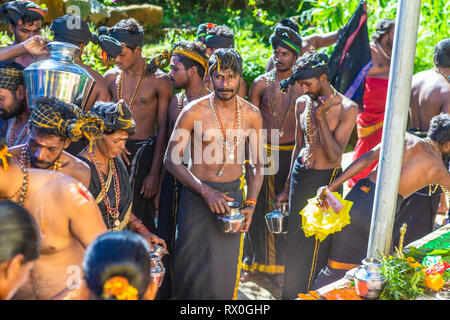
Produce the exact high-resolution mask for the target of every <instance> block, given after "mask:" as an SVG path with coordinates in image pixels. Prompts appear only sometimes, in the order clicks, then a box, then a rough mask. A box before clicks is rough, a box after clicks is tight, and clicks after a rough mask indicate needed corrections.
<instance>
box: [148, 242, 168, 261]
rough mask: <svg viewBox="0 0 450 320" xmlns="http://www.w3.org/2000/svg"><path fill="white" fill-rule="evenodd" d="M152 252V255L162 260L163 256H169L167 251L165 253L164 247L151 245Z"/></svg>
mask: <svg viewBox="0 0 450 320" xmlns="http://www.w3.org/2000/svg"><path fill="white" fill-rule="evenodd" d="M153 248H154V250H153V252H152V254H154V255H157V256H158V257H160V258H162V257H163V256H165V255H166V254H169V251H167V250H166V249H165V248H164V247H162V246H160V245H157V244H154V245H153Z"/></svg>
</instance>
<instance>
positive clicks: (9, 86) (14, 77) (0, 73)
mask: <svg viewBox="0 0 450 320" xmlns="http://www.w3.org/2000/svg"><path fill="white" fill-rule="evenodd" d="M21 84H24V79H23V67H22V66H21V65H20V64H18V63H16V62H14V61H9V60H8V61H4V62H3V63H0V88H2V89H6V90H9V91H11V92H13V91H15V90H16V89H17V87H18V86H19V85H21Z"/></svg>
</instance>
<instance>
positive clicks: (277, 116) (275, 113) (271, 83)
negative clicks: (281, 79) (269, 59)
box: [266, 69, 294, 137]
mask: <svg viewBox="0 0 450 320" xmlns="http://www.w3.org/2000/svg"><path fill="white" fill-rule="evenodd" d="M275 75H276V70H275V69H273V70H272V71H270V72H269V75H268V77H267V78H266V88H267V96H268V100H269V101H268V104H269V111H270V114H271V116H272V119H273V121H274V122H275V128H276V129H278V131H279V132H280V137H282V136H283V134H284V131H283V128H284V125H285V124H286V121H287V116H288V114H289V111H291V109H292V98H293V96H294V86H289V89H288V90H289V96H288V102H287V108H285V110H284V113H281V110H280V109H281V107H280V108H276V107H275V105H276V94H275V90H276V85H275V84H276V76H275Z"/></svg>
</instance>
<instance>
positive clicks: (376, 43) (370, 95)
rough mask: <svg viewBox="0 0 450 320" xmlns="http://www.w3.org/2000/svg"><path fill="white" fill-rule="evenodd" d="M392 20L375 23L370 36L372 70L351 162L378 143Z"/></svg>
mask: <svg viewBox="0 0 450 320" xmlns="http://www.w3.org/2000/svg"><path fill="white" fill-rule="evenodd" d="M394 32H395V20H392V19H383V20H380V21H379V22H378V25H377V26H376V31H375V33H374V34H373V35H372V42H371V43H370V51H371V55H372V67H371V68H370V69H369V71H368V73H367V76H366V78H365V83H364V96H363V110H362V111H360V112H359V113H358V118H357V121H356V131H357V134H358V141H357V142H356V145H355V149H354V152H353V156H352V158H353V161H355V160H356V159H358V158H359V157H360V156H361V155H363V154H364V153H366V152H368V151H369V150H371V149H372V148H373V147H375V146H376V145H378V144H379V143H380V142H381V136H382V133H383V120H384V109H385V106H386V96H387V90H388V80H389V70H390V65H391V54H392V46H393V43H394ZM377 163H378V160H376V161H374V163H372V164H371V165H370V166H368V167H367V168H366V169H364V170H363V171H362V172H361V173H359V174H357V175H356V176H354V177H352V178H351V179H350V180H349V181H348V186H349V187H350V188H351V187H352V186H353V185H354V184H355V183H356V182H357V181H358V180H359V179H361V178H364V177H366V176H367V175H368V174H369V173H370V172H371V171H372V170H373V168H374V167H375V166H376V164H377Z"/></svg>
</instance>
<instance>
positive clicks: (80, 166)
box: [63, 151, 91, 183]
mask: <svg viewBox="0 0 450 320" xmlns="http://www.w3.org/2000/svg"><path fill="white" fill-rule="evenodd" d="M63 154H64V158H65V159H63V162H64V160H65V161H67V163H68V171H67V173H68V175H70V176H71V177H73V178H75V179H77V180H78V181H80V182H83V183H85V182H88V181H89V180H90V177H91V169H90V167H89V165H88V164H87V163H85V162H84V161H82V160H80V159H78V158H77V157H75V156H73V155H71V154H70V153H67V152H65V151H64V153H63Z"/></svg>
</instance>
